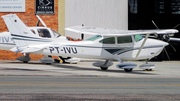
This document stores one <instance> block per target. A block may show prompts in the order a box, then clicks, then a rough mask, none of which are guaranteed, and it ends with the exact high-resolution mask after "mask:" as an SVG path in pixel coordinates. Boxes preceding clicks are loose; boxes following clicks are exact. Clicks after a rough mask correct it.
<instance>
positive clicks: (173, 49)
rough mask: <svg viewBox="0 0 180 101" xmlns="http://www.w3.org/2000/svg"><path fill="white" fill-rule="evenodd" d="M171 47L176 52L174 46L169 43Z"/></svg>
mask: <svg viewBox="0 0 180 101" xmlns="http://www.w3.org/2000/svg"><path fill="white" fill-rule="evenodd" d="M169 45H170V46H171V47H172V48H173V50H174V51H175V52H176V49H175V48H174V46H173V45H172V44H171V43H170V42H169Z"/></svg>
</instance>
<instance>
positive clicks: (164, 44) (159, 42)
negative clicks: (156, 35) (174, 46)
mask: <svg viewBox="0 0 180 101" xmlns="http://www.w3.org/2000/svg"><path fill="white" fill-rule="evenodd" d="M156 43H157V44H159V45H163V47H166V46H168V45H169V43H167V42H164V41H161V40H157V42H156Z"/></svg>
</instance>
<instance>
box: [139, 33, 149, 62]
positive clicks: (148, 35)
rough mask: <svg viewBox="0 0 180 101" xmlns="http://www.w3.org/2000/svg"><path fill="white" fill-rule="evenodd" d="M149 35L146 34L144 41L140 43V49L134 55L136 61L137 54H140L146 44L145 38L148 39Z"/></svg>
mask: <svg viewBox="0 0 180 101" xmlns="http://www.w3.org/2000/svg"><path fill="white" fill-rule="evenodd" d="M149 35H150V34H146V37H145V39H144V41H143V43H142V45H141V47H140V49H139V51H138V53H137V55H136V59H137V58H138V56H139V54H140V53H141V50H142V48H143V47H144V44H145V43H146V41H147V38H148V37H149Z"/></svg>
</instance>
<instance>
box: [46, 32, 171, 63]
mask: <svg viewBox="0 0 180 101" xmlns="http://www.w3.org/2000/svg"><path fill="white" fill-rule="evenodd" d="M128 37H129V38H128ZM128 37H126V38H125V37H112V38H109V37H108V38H105V37H102V36H101V37H99V38H97V39H96V40H94V39H93V38H92V39H90V40H86V41H82V42H61V43H54V44H51V45H52V46H51V47H48V48H47V49H45V50H44V51H43V53H45V54H47V55H56V56H59V55H61V56H65V57H80V58H96V59H106V60H116V58H119V59H121V60H143V59H150V58H152V57H154V56H157V55H159V54H160V53H161V51H162V50H163V48H164V47H165V46H166V45H168V44H167V43H165V42H163V41H159V40H154V39H147V41H146V43H145V45H144V46H143V48H142V51H141V52H140V54H139V56H138V57H136V55H137V52H138V51H139V49H140V47H141V45H142V43H143V41H144V38H143V37H141V36H139V38H138V37H137V38H136V39H135V36H134V35H133V36H128Z"/></svg>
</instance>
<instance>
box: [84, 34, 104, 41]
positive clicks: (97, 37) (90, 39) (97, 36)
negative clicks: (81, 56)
mask: <svg viewBox="0 0 180 101" xmlns="http://www.w3.org/2000/svg"><path fill="white" fill-rule="evenodd" d="M99 38H102V36H101V35H96V36H93V37H91V38H89V39H86V41H95V40H97V39H99Z"/></svg>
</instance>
